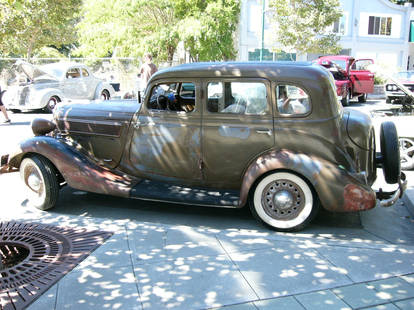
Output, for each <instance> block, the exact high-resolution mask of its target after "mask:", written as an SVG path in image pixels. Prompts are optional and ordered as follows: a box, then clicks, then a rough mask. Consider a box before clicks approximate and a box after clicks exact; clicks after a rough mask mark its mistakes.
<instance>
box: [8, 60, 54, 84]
mask: <svg viewBox="0 0 414 310" xmlns="http://www.w3.org/2000/svg"><path fill="white" fill-rule="evenodd" d="M15 66H16V69H17V71H18V72H21V73H24V74H25V75H26V76H27V77H28V78H29V80H30V81H33V80H35V79H37V78H39V77H47V78H48V79H52V80H56V79H57V78H56V77H54V76H52V75H50V74H49V73H47V72H45V71H43V70H42V69H40V68H39V67H38V66H36V65H33V64H31V63H28V62H26V61H23V60H18V61H17V62H16V64H15Z"/></svg>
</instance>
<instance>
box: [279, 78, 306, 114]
mask: <svg viewBox="0 0 414 310" xmlns="http://www.w3.org/2000/svg"><path fill="white" fill-rule="evenodd" d="M276 98H277V109H278V111H279V113H280V114H282V115H288V116H289V115H291V116H298V115H304V114H307V113H309V111H310V104H309V96H308V94H307V93H306V92H305V91H304V90H303V89H302V88H300V87H297V86H294V85H278V86H277V87H276Z"/></svg>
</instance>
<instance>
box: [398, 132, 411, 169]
mask: <svg viewBox="0 0 414 310" xmlns="http://www.w3.org/2000/svg"><path fill="white" fill-rule="evenodd" d="M398 142H399V145H400V157H401V169H402V170H410V169H413V168H414V141H413V140H411V139H408V138H399V139H398Z"/></svg>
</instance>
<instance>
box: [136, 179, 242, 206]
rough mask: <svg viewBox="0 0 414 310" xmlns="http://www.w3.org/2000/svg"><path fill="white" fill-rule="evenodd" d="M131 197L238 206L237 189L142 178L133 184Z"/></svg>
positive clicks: (180, 202) (193, 203)
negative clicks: (220, 188)
mask: <svg viewBox="0 0 414 310" xmlns="http://www.w3.org/2000/svg"><path fill="white" fill-rule="evenodd" d="M130 197H131V198H136V199H143V200H154V201H165V202H170V203H179V204H190V205H201V206H215V207H231V208H237V207H238V206H239V199H240V196H239V191H237V190H218V189H211V188H201V187H188V186H182V185H175V184H169V183H163V182H156V181H149V180H144V181H142V182H140V183H138V184H137V185H135V186H134V187H133V188H132V190H131V192H130Z"/></svg>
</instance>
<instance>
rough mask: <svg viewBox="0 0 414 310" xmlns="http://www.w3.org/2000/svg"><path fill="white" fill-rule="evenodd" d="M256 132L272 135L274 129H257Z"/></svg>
mask: <svg viewBox="0 0 414 310" xmlns="http://www.w3.org/2000/svg"><path fill="white" fill-rule="evenodd" d="M256 132H257V133H260V134H266V135H269V136H271V135H272V130H271V129H257V130H256Z"/></svg>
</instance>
